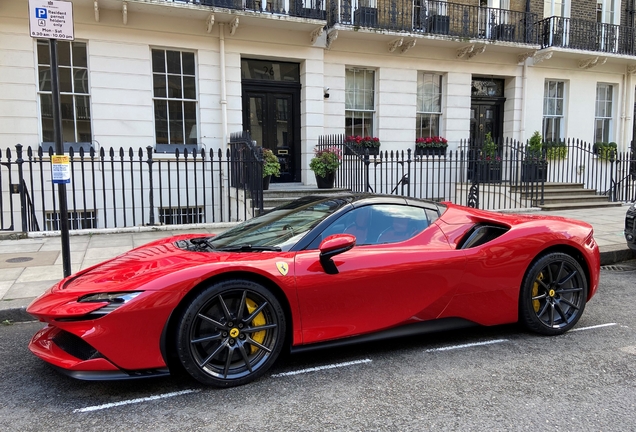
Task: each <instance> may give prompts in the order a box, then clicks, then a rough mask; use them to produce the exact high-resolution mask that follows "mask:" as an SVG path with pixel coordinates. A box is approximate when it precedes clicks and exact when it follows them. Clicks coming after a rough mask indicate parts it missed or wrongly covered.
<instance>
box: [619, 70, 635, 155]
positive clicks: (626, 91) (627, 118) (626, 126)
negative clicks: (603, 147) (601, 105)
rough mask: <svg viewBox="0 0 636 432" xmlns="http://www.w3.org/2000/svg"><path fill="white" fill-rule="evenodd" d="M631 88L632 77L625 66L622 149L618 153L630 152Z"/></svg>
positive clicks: (621, 132)
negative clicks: (628, 141)
mask: <svg viewBox="0 0 636 432" xmlns="http://www.w3.org/2000/svg"><path fill="white" fill-rule="evenodd" d="M631 87H632V76H631V74H630V73H629V70H627V66H625V73H624V74H623V115H622V116H621V120H622V122H623V124H622V125H621V129H620V134H621V136H620V141H619V143H620V148H618V151H619V152H620V151H627V150H629V148H630V147H629V145H628V144H629V143H627V140H628V137H629V127H630V124H629V123H630V122H629V121H630V120H631V119H632V116H631V112H630V110H631V107H630V101H631V97H630V91H631Z"/></svg>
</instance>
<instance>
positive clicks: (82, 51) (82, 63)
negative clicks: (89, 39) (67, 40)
mask: <svg viewBox="0 0 636 432" xmlns="http://www.w3.org/2000/svg"><path fill="white" fill-rule="evenodd" d="M73 66H74V67H84V68H85V67H88V63H87V60H86V44H85V43H83V42H73Z"/></svg>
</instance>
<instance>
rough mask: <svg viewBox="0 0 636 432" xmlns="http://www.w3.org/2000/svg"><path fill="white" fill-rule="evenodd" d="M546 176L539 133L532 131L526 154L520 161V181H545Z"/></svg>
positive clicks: (546, 164) (545, 164) (546, 167)
mask: <svg viewBox="0 0 636 432" xmlns="http://www.w3.org/2000/svg"><path fill="white" fill-rule="evenodd" d="M547 178H548V163H547V161H546V160H545V155H544V154H543V143H542V138H541V133H540V132H539V131H534V133H533V134H532V136H531V137H530V139H529V140H528V145H527V146H526V154H525V155H524V158H523V161H522V162H521V181H523V182H545V181H546V180H547Z"/></svg>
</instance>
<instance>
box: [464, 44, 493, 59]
mask: <svg viewBox="0 0 636 432" xmlns="http://www.w3.org/2000/svg"><path fill="white" fill-rule="evenodd" d="M484 51H486V45H481V46H477V45H475V44H472V45H466V46H465V47H462V48H460V49H458V50H457V58H463V59H465V60H469V59H471V58H473V57H475V56H476V55H478V54H481V53H483V52H484Z"/></svg>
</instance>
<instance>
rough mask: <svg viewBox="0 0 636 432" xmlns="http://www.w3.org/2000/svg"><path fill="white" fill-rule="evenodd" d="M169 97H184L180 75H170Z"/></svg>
mask: <svg viewBox="0 0 636 432" xmlns="http://www.w3.org/2000/svg"><path fill="white" fill-rule="evenodd" d="M168 97H169V98H176V99H181V98H182V97H183V92H182V89H181V77H180V76H178V75H177V76H175V75H168Z"/></svg>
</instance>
